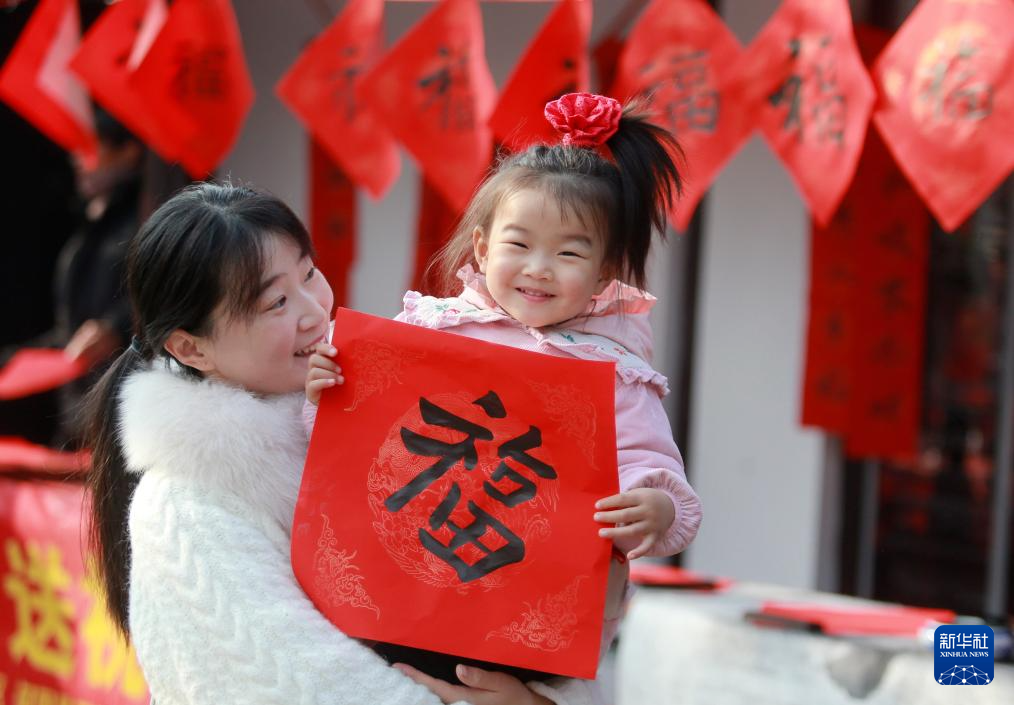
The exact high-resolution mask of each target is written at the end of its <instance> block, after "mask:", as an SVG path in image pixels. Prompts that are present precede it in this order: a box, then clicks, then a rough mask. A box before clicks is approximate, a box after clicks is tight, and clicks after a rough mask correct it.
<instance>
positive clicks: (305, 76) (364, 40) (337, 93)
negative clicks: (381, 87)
mask: <svg viewBox="0 0 1014 705" xmlns="http://www.w3.org/2000/svg"><path fill="white" fill-rule="evenodd" d="M383 18H384V1H383V0H351V2H349V3H348V4H347V5H346V6H345V9H344V10H343V11H342V13H341V14H340V15H338V17H337V19H335V21H334V22H333V23H332V24H331V26H330V27H328V28H327V29H326V30H324V32H322V33H321V34H320V36H318V37H317V38H316V39H314V40H313V42H311V43H310V45H309V46H308V47H307V48H306V50H305V51H304V52H303V53H302V54H301V55H300V56H299V58H298V59H297V60H296V62H295V63H294V64H293V65H292V67H291V68H290V69H289V71H288V73H286V74H285V76H283V77H282V79H281V80H280V81H279V82H278V86H277V87H276V88H275V92H276V93H277V94H278V97H279V98H281V99H282V101H283V102H284V103H285V104H286V105H288V106H289V108H290V109H291V110H292V112H294V113H295V114H296V116H297V117H299V119H300V120H302V122H303V124H304V125H305V126H306V129H307V130H308V131H309V132H310V133H311V134H312V135H313V136H314V138H315V139H316V140H317V141H318V142H319V143H320V144H321V145H322V146H323V147H324V149H326V150H327V152H328V154H329V155H330V156H331V158H332V159H333V160H334V161H336V162H337V163H338V164H339V165H340V166H341V168H342V170H343V171H344V172H345V173H346V174H348V176H349V178H350V179H352V181H354V182H355V183H356V184H359V185H360V186H363V187H364V188H366V190H367V191H369V193H370V195H372V196H373V197H374V198H381V197H382V196H383V195H384V194H385V193H387V190H388V189H389V188H390V186H391V184H393V183H394V182H395V180H396V179H397V178H398V173H399V172H400V171H401V158H400V157H399V156H398V145H397V143H396V142H395V141H394V137H393V136H392V135H391V133H390V132H389V131H388V130H387V129H385V128H384V126H383V125H382V124H381V123H380V122H379V121H378V120H377V119H376V118H375V116H374V115H373V114H372V113H371V112H370V110H369V108H368V106H366V105H365V104H364V103H363V102H362V101H361V100H360V99H359V97H358V95H357V88H358V86H359V85H360V83H361V82H362V79H363V76H364V74H365V72H366V68H367V66H369V65H371V64H372V62H373V61H374V60H375V59H376V58H377V56H378V55H379V53H380V49H381V46H382V44H383Z"/></svg>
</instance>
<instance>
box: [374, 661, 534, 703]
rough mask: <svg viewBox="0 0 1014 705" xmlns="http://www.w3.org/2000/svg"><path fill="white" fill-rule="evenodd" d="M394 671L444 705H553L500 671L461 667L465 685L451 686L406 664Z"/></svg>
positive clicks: (459, 672)
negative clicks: (462, 702)
mask: <svg viewBox="0 0 1014 705" xmlns="http://www.w3.org/2000/svg"><path fill="white" fill-rule="evenodd" d="M394 668H397V669H398V670H399V671H401V672H402V673H404V674H405V675H406V676H408V677H409V678H411V679H412V680H414V681H415V682H416V683H418V684H419V685H423V686H425V687H426V688H428V689H429V690H431V691H432V692H433V693H435V694H436V695H437V697H439V698H440V699H441V700H443V701H444V702H445V703H454V702H458V701H461V700H464V701H465V702H468V703H471V704H472V705H553V701H552V700H550V699H549V698H545V697H543V696H541V695H538V694H537V693H534V692H532V691H531V690H529V689H528V686H526V685H525V684H524V683H522V682H521V681H519V680H518V679H517V678H515V677H514V676H508V675H507V674H506V673H500V672H498V671H484V670H482V669H481V668H476V667H475V666H462V665H458V667H457V669H456V670H455V672H456V673H457V674H458V679H459V680H460V681H461V682H462V683H464V685H451V684H450V683H448V682H447V681H442V680H440V679H439V678H433V677H432V676H428V675H426V674H425V673H423V672H422V671H418V670H416V669H414V668H412V667H411V666H408V665H406V664H404V663H396V664H394Z"/></svg>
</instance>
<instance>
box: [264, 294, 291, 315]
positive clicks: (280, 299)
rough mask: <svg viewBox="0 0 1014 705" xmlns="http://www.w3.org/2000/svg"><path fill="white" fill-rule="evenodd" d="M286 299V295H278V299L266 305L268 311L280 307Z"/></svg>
mask: <svg viewBox="0 0 1014 705" xmlns="http://www.w3.org/2000/svg"><path fill="white" fill-rule="evenodd" d="M287 300H288V299H286V297H284V296H279V297H278V299H277V300H275V301H274V303H272V304H271V305H270V306H268V310H269V311H277V310H278V309H280V308H282V307H283V306H285V302H286V301H287Z"/></svg>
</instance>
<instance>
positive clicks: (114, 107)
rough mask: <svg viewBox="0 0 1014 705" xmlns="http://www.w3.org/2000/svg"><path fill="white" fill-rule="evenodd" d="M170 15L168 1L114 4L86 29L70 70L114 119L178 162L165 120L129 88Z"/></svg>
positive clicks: (124, 0) (126, 0)
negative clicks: (133, 74)
mask: <svg viewBox="0 0 1014 705" xmlns="http://www.w3.org/2000/svg"><path fill="white" fill-rule="evenodd" d="M168 14H169V9H168V7H167V6H166V3H165V0H120V2H117V3H116V4H115V5H110V6H109V7H108V8H106V9H105V10H104V11H103V12H102V14H101V15H100V16H99V19H98V20H96V21H95V24H93V25H92V27H91V29H89V30H88V33H87V34H86V35H85V37H84V39H83V40H82V42H81V46H80V47H79V48H78V51H77V53H76V54H75V55H74V58H73V59H71V62H70V68H71V70H72V71H73V72H74V73H76V74H77V75H78V76H79V77H80V78H81V80H82V81H83V82H84V84H85V85H86V86H87V87H88V90H89V91H90V92H91V94H92V96H93V97H94V98H95V100H96V101H98V102H99V103H100V104H101V105H102V106H103V107H104V108H105V109H106V110H107V111H108V112H109V114H110V115H112V116H113V117H115V118H116V119H117V120H119V121H120V122H121V123H123V125H125V126H126V127H127V128H128V129H129V130H130V131H131V132H133V133H134V134H135V135H137V137H138V138H139V139H141V140H143V141H144V142H145V143H146V144H148V145H149V146H150V147H151V148H152V149H154V150H155V151H156V152H158V153H159V155H161V157H162V158H163V159H165V160H166V161H167V162H175V161H177V155H176V153H175V151H174V147H173V145H172V144H171V142H170V141H169V136H168V135H167V134H166V133H165V131H164V129H163V128H162V127H161V118H162V116H161V115H160V113H158V112H157V111H154V110H151V109H150V107H149V105H148V103H147V102H146V101H145V100H144V99H142V97H141V95H140V94H139V93H138V92H137V91H136V90H135V89H134V87H133V86H132V85H131V83H130V75H131V73H133V71H134V69H136V68H137V66H138V65H139V64H140V63H141V61H142V60H143V59H144V57H145V55H146V54H147V52H148V49H149V48H150V47H151V44H152V42H153V41H154V40H155V37H156V36H157V35H158V32H159V30H160V29H161V28H162V25H163V24H164V23H165V20H166V17H167V16H168Z"/></svg>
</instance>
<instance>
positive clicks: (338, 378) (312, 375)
mask: <svg viewBox="0 0 1014 705" xmlns="http://www.w3.org/2000/svg"><path fill="white" fill-rule="evenodd" d="M316 350H317V351H316V352H315V353H313V354H312V355H310V368H309V369H308V370H307V372H306V399H307V401H309V402H310V403H311V404H314V405H316V404H319V403H320V393H321V392H323V391H324V390H325V389H327V388H328V387H333V386H335V385H336V384H342V383H344V382H345V378H344V377H342V368H340V367H339V366H338V363H336V362H335V361H334V359H333V358H334V356H335V355H337V354H338V348H336V347H334V346H333V345H331V344H330V343H325V342H320V343H317V349H316Z"/></svg>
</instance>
